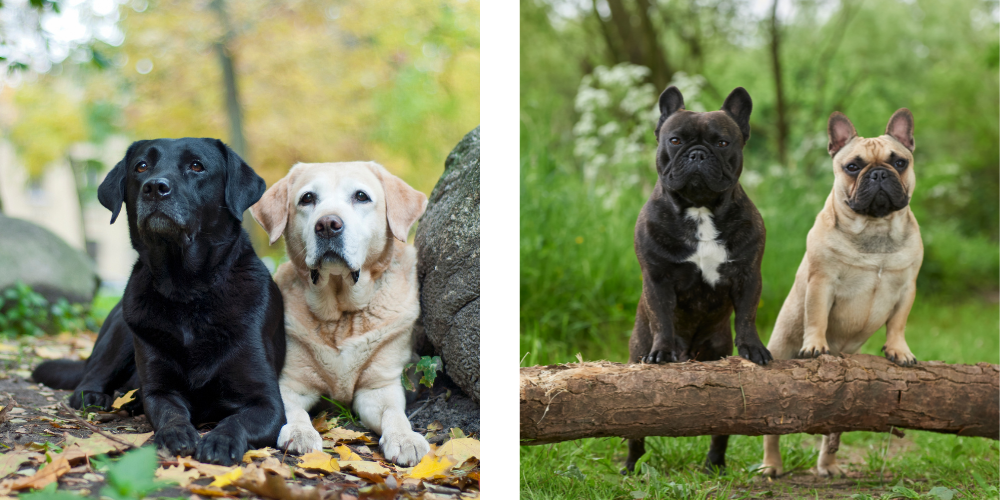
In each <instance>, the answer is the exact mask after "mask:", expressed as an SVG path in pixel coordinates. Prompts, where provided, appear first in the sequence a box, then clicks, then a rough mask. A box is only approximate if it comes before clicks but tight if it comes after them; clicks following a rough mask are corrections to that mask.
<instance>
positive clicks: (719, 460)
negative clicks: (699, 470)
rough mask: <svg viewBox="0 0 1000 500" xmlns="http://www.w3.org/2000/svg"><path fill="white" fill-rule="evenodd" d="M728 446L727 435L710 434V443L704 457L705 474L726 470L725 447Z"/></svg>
mask: <svg viewBox="0 0 1000 500" xmlns="http://www.w3.org/2000/svg"><path fill="white" fill-rule="evenodd" d="M728 446H729V436H712V445H711V446H709V448H708V456H707V457H705V468H704V469H703V471H704V472H705V474H719V473H722V472H723V471H725V470H726V447H728Z"/></svg>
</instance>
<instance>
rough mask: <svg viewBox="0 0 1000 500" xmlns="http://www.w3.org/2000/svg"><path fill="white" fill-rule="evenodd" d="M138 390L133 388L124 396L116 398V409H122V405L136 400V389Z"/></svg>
mask: <svg viewBox="0 0 1000 500" xmlns="http://www.w3.org/2000/svg"><path fill="white" fill-rule="evenodd" d="M138 390H139V389H132V390H131V391H128V392H126V393H125V394H124V395H123V396H122V397H120V398H118V399H115V403H114V404H113V405H112V406H114V409H115V410H120V409H122V406H125V405H127V404H129V403H131V402H132V401H135V391H138Z"/></svg>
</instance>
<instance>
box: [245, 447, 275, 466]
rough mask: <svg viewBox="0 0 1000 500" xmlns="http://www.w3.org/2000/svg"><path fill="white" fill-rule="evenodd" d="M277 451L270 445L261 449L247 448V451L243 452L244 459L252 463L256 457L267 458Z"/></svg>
mask: <svg viewBox="0 0 1000 500" xmlns="http://www.w3.org/2000/svg"><path fill="white" fill-rule="evenodd" d="M275 451H277V450H275V449H274V448H271V447H270V446H268V447H264V448H261V449H259V450H247V452H246V453H244V454H243V461H244V462H246V463H250V462H253V459H255V458H267V457H269V456H271V454H272V453H274V452H275Z"/></svg>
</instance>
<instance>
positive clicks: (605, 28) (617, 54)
mask: <svg viewBox="0 0 1000 500" xmlns="http://www.w3.org/2000/svg"><path fill="white" fill-rule="evenodd" d="M591 13H592V14H593V15H594V19H596V20H597V25H598V26H599V27H600V29H601V34H602V35H603V36H604V43H606V44H607V46H608V54H609V55H610V56H611V57H610V61H611V64H610V65H611V66H614V65H615V64H618V63H620V62H622V61H625V60H627V59H628V57H627V56H626V55H625V53H624V50H623V49H622V48H621V46H620V45H619V40H615V38H614V35H613V33H612V31H613V30H614V26H612V25H611V22H610V21H605V20H604V18H603V17H601V13H600V11H598V10H597V0H591Z"/></svg>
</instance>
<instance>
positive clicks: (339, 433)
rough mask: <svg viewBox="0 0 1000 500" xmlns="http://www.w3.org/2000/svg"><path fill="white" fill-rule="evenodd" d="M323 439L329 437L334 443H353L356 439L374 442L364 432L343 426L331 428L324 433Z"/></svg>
mask: <svg viewBox="0 0 1000 500" xmlns="http://www.w3.org/2000/svg"><path fill="white" fill-rule="evenodd" d="M323 439H328V440H330V441H333V442H334V443H340V442H344V443H351V442H354V441H362V442H364V443H373V442H374V441H372V439H371V438H369V437H368V436H367V435H365V433H364V432H358V431H352V430H350V429H345V428H343V427H336V428H333V429H330V430H329V431H327V432H325V433H324V434H323Z"/></svg>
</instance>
